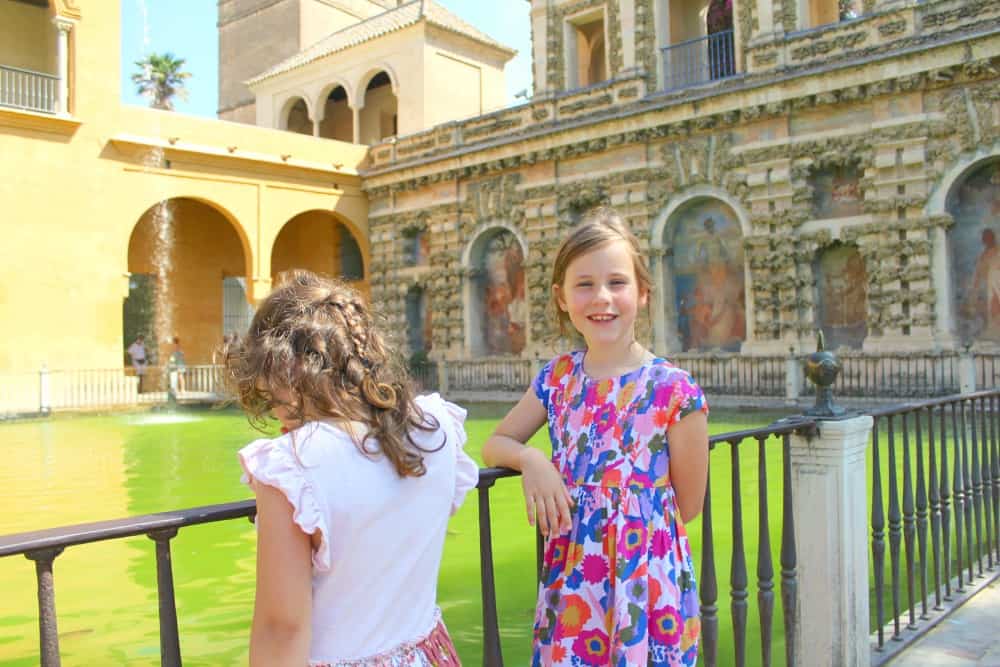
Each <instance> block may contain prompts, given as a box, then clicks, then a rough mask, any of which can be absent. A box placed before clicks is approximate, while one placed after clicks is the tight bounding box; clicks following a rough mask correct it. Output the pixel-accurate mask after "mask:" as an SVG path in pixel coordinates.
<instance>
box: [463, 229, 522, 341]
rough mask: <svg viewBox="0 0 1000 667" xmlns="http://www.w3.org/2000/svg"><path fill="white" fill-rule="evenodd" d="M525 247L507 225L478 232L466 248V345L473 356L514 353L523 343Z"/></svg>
mask: <svg viewBox="0 0 1000 667" xmlns="http://www.w3.org/2000/svg"><path fill="white" fill-rule="evenodd" d="M524 258H525V247H524V245H523V243H522V242H521V240H520V239H519V238H518V237H517V235H516V234H515V233H514V232H513V231H511V230H510V229H507V228H506V227H501V226H497V227H491V228H488V229H486V230H484V231H483V232H481V233H480V234H479V235H478V236H477V237H476V238H475V239H474V240H473V241H472V243H471V244H470V245H469V249H468V251H467V252H466V267H467V269H468V275H469V279H468V281H467V288H466V290H465V297H464V298H465V311H466V349H467V350H468V352H469V354H471V355H472V356H474V357H479V356H496V355H516V354H520V353H521V352H522V351H523V350H524V347H525V345H526V344H527V334H528V301H527V291H526V282H525V267H524Z"/></svg>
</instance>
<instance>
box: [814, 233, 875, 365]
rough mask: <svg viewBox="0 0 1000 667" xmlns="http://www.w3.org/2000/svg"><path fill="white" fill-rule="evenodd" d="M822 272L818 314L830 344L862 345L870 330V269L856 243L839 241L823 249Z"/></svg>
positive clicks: (818, 281)
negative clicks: (845, 243) (868, 318)
mask: <svg viewBox="0 0 1000 667" xmlns="http://www.w3.org/2000/svg"><path fill="white" fill-rule="evenodd" d="M816 271H817V273H818V280H817V286H818V291H819V294H818V303H817V306H818V311H819V312H818V317H819V325H820V328H821V329H822V330H823V335H824V336H825V338H826V341H827V344H828V345H829V346H830V347H831V348H836V347H840V346H846V347H852V348H859V347H861V345H862V343H863V342H864V339H865V336H866V335H867V334H868V324H867V310H868V308H867V287H866V286H867V284H868V278H867V271H866V270H865V263H864V260H863V259H862V257H861V253H859V252H858V249H857V248H856V247H855V246H851V245H839V244H838V245H835V246H833V247H831V248H828V249H827V250H825V251H824V252H823V254H822V255H821V256H820V258H819V261H818V266H817V269H816Z"/></svg>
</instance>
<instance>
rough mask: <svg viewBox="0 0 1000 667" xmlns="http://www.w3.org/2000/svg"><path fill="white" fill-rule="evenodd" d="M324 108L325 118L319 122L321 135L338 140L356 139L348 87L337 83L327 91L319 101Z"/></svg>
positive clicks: (350, 140)
mask: <svg viewBox="0 0 1000 667" xmlns="http://www.w3.org/2000/svg"><path fill="white" fill-rule="evenodd" d="M319 104H321V105H322V108H323V120H322V122H320V124H319V136H320V137H322V138H324V139H336V140H337V141H346V142H348V143H350V142H352V141H354V111H353V110H352V109H351V103H350V99H348V95H347V88H345V87H344V86H343V85H339V84H338V85H335V86H333V87H332V88H331V89H330V90H329V91H328V92H325V93H324V94H323V96H322V98H321V99H320V101H319Z"/></svg>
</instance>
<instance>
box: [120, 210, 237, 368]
mask: <svg viewBox="0 0 1000 667" xmlns="http://www.w3.org/2000/svg"><path fill="white" fill-rule="evenodd" d="M245 248H246V244H245V239H243V238H242V236H241V233H240V231H239V230H238V229H237V227H236V225H235V224H234V221H232V220H231V219H230V217H229V216H228V215H227V214H226V213H225V212H224V211H222V210H221V209H220V208H218V207H216V206H214V205H213V204H211V203H208V202H204V201H200V200H197V199H193V198H187V197H178V198H174V199H169V200H165V201H162V202H159V203H158V204H155V205H154V206H152V207H150V208H149V209H147V210H146V211H145V212H144V213H143V214H142V215H141V216H140V218H139V220H138V221H137V222H136V224H135V226H134V227H133V230H132V235H131V237H130V239H129V245H128V271H129V273H130V279H129V296H128V297H127V298H126V300H125V304H124V316H125V317H124V331H123V338H124V342H125V345H126V346H127V345H128V344H129V343H131V342H132V340H134V338H135V335H136V334H138V333H143V334H145V336H146V341H147V345H146V347H147V349H148V350H150V351H151V352H152V355H153V356H154V357H155V358H154V359H153V363H157V361H159V362H164V361H165V360H166V358H167V356H168V354H169V349H170V347H169V345H168V341H169V340H171V339H173V338H174V337H178V338H180V339H181V341H182V344H183V349H184V353H185V357H186V361H187V363H188V364H207V363H211V362H212V357H213V353H214V351H215V350H216V348H217V346H218V345H219V343H221V342H222V339H223V336H224V335H227V334H229V333H230V332H231V331H232V330H238V329H240V328H244V329H245V325H246V324H248V323H249V314H250V313H252V309H250V307H249V299H248V297H247V283H246V281H247V279H248V278H249V276H248V275H247V272H248V271H249V268H248V267H249V257H248V256H247V253H246V250H245ZM227 281H228V282H229V283H233V282H234V281H235V284H239V285H240V286H241V290H240V294H236V295H235V298H234V291H233V290H232V288H231V287H230V288H229V289H228V291H227ZM240 333H242V332H240Z"/></svg>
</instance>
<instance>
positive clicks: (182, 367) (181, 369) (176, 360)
mask: <svg viewBox="0 0 1000 667" xmlns="http://www.w3.org/2000/svg"><path fill="white" fill-rule="evenodd" d="M169 369H170V372H172V373H176V374H177V393H178V394H181V393H183V392H184V391H185V386H184V374H185V372H187V361H186V360H185V359H184V350H182V349H181V339H180V338H179V337H178V336H174V350H173V352H171V353H170V361H169Z"/></svg>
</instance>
